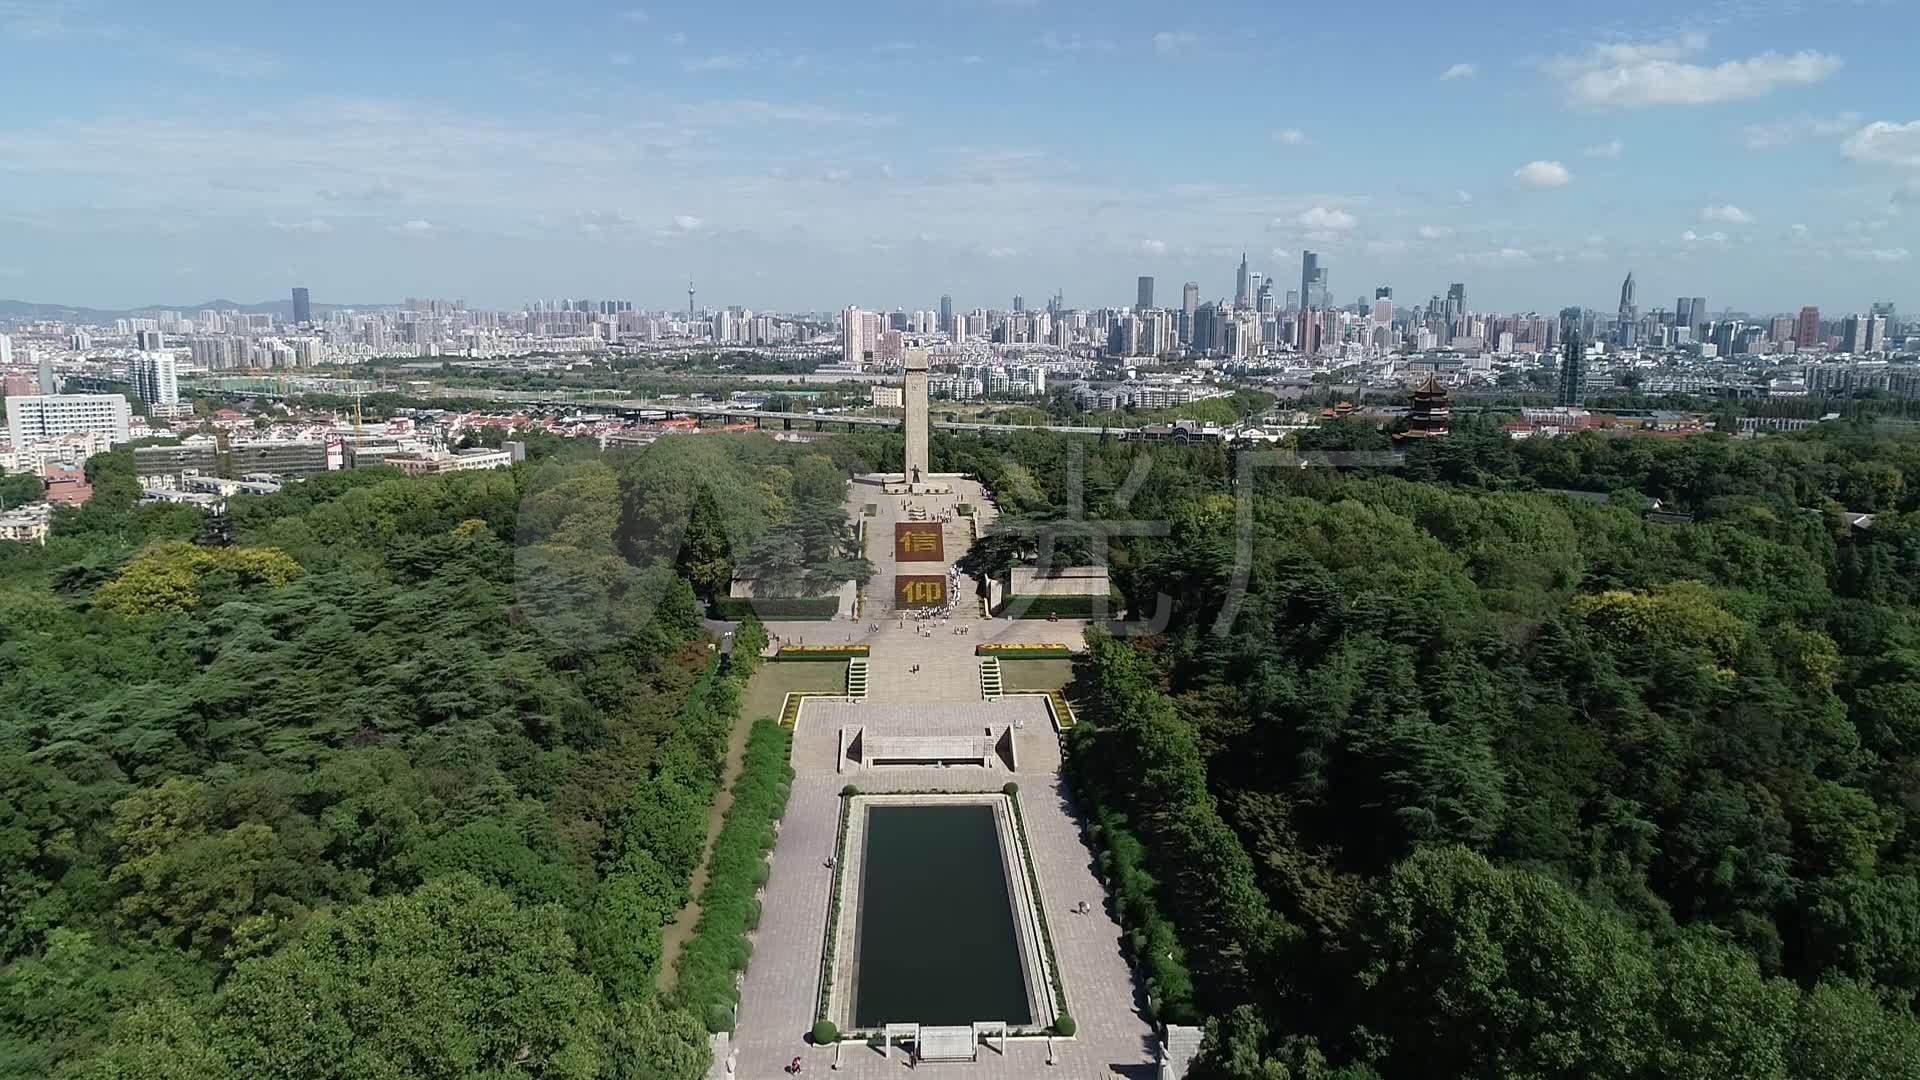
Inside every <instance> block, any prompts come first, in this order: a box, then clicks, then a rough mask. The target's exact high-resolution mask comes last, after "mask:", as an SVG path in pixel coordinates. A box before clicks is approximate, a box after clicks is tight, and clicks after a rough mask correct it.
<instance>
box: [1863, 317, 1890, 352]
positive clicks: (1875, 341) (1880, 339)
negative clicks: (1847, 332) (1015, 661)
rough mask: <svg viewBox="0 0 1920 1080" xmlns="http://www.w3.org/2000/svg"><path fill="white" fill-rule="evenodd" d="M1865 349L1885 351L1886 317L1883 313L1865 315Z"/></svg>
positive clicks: (1868, 350)
mask: <svg viewBox="0 0 1920 1080" xmlns="http://www.w3.org/2000/svg"><path fill="white" fill-rule="evenodd" d="M1866 334H1867V340H1866V345H1867V348H1866V351H1867V352H1870V353H1882V352H1886V351H1887V317H1886V316H1885V315H1869V316H1867V330H1866Z"/></svg>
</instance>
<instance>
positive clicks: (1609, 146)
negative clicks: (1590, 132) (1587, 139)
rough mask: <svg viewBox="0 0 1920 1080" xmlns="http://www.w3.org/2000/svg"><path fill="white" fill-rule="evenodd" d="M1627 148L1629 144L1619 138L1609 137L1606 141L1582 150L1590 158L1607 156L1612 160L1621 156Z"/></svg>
mask: <svg viewBox="0 0 1920 1080" xmlns="http://www.w3.org/2000/svg"><path fill="white" fill-rule="evenodd" d="M1626 148H1627V144H1626V143H1623V142H1621V141H1620V140H1619V139H1609V140H1608V141H1606V142H1603V143H1596V144H1595V145H1593V146H1589V147H1587V148H1586V149H1585V150H1582V151H1580V152H1581V153H1582V154H1585V155H1586V156H1587V157H1590V158H1606V159H1608V160H1612V159H1614V158H1617V157H1619V156H1620V154H1621V152H1622V151H1624V150H1626Z"/></svg>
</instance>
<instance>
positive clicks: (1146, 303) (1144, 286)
mask: <svg viewBox="0 0 1920 1080" xmlns="http://www.w3.org/2000/svg"><path fill="white" fill-rule="evenodd" d="M1138 286H1139V291H1138V293H1137V294H1136V295H1135V297H1134V302H1133V309H1134V310H1135V311H1146V310H1148V309H1149V308H1151V307H1153V278H1151V277H1148V276H1146V275H1144V274H1142V275H1141V276H1140V281H1139V282H1138Z"/></svg>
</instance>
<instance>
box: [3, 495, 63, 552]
mask: <svg viewBox="0 0 1920 1080" xmlns="http://www.w3.org/2000/svg"><path fill="white" fill-rule="evenodd" d="M52 531H53V506H52V504H50V503H43V502H37V503H27V504H26V505H25V506H17V507H15V508H13V509H12V510H7V511H5V512H0V540H11V541H13V542H14V543H21V544H44V543H46V542H47V534H48V533H50V532H52Z"/></svg>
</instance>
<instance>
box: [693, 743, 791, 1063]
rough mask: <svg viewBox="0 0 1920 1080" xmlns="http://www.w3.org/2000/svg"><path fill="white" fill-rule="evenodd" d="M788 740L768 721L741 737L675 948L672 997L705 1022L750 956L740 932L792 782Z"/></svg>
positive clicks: (728, 998)
mask: <svg viewBox="0 0 1920 1080" xmlns="http://www.w3.org/2000/svg"><path fill="white" fill-rule="evenodd" d="M790 739H791V736H790V734H789V733H788V732H787V730H786V729H785V728H782V727H781V726H779V725H778V724H775V723H773V722H772V721H768V720H763V721H760V722H759V723H756V724H754V725H753V730H752V731H751V732H750V733H749V734H748V735H747V749H746V754H745V756H744V758H743V759H742V761H741V765H740V775H739V777H738V778H737V779H735V780H734V783H733V806H732V807H730V808H729V809H728V810H727V816H726V818H725V819H724V820H723V821H722V823H721V825H720V835H719V836H718V837H716V838H715V840H714V843H713V855H712V857H711V858H710V859H709V860H708V863H707V867H708V874H707V887H706V890H705V891H704V892H702V893H701V894H700V920H699V921H698V922H697V923H695V924H694V928H693V937H692V938H691V939H690V940H689V941H688V942H687V945H686V948H685V949H683V950H681V953H680V961H679V965H678V967H677V969H676V970H677V978H678V981H677V983H676V984H675V987H674V996H675V998H676V999H677V1000H678V1001H679V1002H681V1003H682V1004H684V1005H687V1006H689V1007H692V1008H697V1009H702V1010H705V1012H706V1014H707V1016H708V1018H709V1021H708V1022H709V1026H710V1027H711V1026H712V1016H713V1011H714V1010H715V1009H717V1008H721V1007H723V1006H729V1005H731V1003H732V1002H733V1000H735V998H734V995H735V987H734V975H735V973H736V972H737V971H740V970H743V969H744V968H745V967H746V965H747V961H748V960H749V959H750V958H751V957H752V955H753V951H752V948H751V947H750V945H749V944H748V942H747V940H746V934H747V931H748V930H749V929H751V928H752V927H753V926H754V925H755V924H756V923H757V922H758V920H759V911H760V903H759V899H758V897H757V896H756V895H755V894H756V893H758V892H759V890H760V887H761V886H762V885H764V884H766V880H767V873H768V867H767V861H766V855H767V848H768V845H769V844H770V842H771V837H772V832H771V830H770V829H769V827H768V826H769V823H771V822H772V821H773V819H774V818H775V817H776V816H777V815H778V814H779V813H780V811H781V809H782V804H783V799H784V794H785V793H786V792H787V791H788V790H789V789H790V788H791V787H792V783H793V769H792V767H791V766H789V765H788V764H787V746H788V743H789V741H790ZM714 1030H716V1031H718V1030H725V1029H720V1028H715V1029H714Z"/></svg>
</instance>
